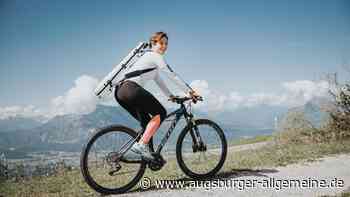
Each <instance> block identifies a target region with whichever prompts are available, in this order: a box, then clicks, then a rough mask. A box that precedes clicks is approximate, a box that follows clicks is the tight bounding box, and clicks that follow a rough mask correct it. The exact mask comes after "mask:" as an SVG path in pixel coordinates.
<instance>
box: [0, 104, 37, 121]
mask: <svg viewBox="0 0 350 197" xmlns="http://www.w3.org/2000/svg"><path fill="white" fill-rule="evenodd" d="M40 115H42V112H41V110H40V109H37V108H35V106H33V105H28V106H19V105H15V106H9V107H3V108H0V119H7V118H9V117H14V116H21V117H27V118H35V117H38V116H40Z"/></svg>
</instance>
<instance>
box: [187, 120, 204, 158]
mask: <svg viewBox="0 0 350 197" xmlns="http://www.w3.org/2000/svg"><path fill="white" fill-rule="evenodd" d="M185 116H186V119H187V123H188V125H190V135H191V138H192V149H193V152H197V151H198V150H202V148H203V145H204V143H203V141H202V138H201V136H200V134H199V131H198V127H197V125H196V122H195V119H194V118H193V115H192V114H186V115H185Z"/></svg>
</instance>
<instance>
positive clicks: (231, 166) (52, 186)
mask: <svg viewBox="0 0 350 197" xmlns="http://www.w3.org/2000/svg"><path fill="white" fill-rule="evenodd" d="M266 139H269V137H261V138H260V137H258V138H257V139H254V140H251V141H254V142H256V141H261V140H262V141H264V140H266ZM248 141H249V140H248ZM245 143H248V142H247V141H243V142H242V141H241V142H239V143H238V144H245ZM349 152H350V140H346V141H341V142H330V143H319V144H286V145H283V146H282V145H279V144H272V145H268V146H264V147H261V148H259V149H255V150H254V149H250V150H243V151H239V152H228V155H227V160H226V162H225V165H224V167H223V169H222V170H221V172H224V173H234V171H235V170H237V169H247V168H248V169H256V168H257V169H258V168H266V167H274V166H284V165H287V164H291V163H297V162H303V161H314V160H316V159H318V158H321V157H323V156H325V155H332V154H339V153H349ZM207 165H208V163H207ZM202 167H203V166H200V165H198V166H197V168H198V169H201V168H202ZM144 176H147V177H149V178H151V180H154V179H181V178H185V177H186V176H185V175H184V174H183V172H182V171H181V170H180V169H179V167H178V165H177V161H176V160H175V159H174V158H172V159H169V160H167V164H166V165H165V166H164V167H163V169H161V170H160V171H156V172H154V171H151V170H150V169H147V170H146V173H145V175H144ZM102 178H103V177H102ZM127 178H128V177H127V176H126V175H124V176H122V177H120V179H119V180H125V179H127ZM111 181H115V179H114V180H113V179H112V180H111V179H110V177H109V179H106V180H105V182H106V183H111ZM135 188H138V185H137V186H135ZM344 195H345V196H346V194H344ZM0 196H29V197H31V196H33V197H34V196H35V197H44V196H45V197H46V196H47V197H51V196H52V197H54V196H97V193H96V192H95V191H93V190H92V189H91V188H90V187H89V186H88V185H87V184H86V183H85V182H84V180H83V179H82V176H81V174H80V171H79V169H75V170H71V171H62V172H60V173H59V174H57V175H54V176H50V177H34V178H30V179H25V180H22V181H19V182H13V181H6V182H0Z"/></svg>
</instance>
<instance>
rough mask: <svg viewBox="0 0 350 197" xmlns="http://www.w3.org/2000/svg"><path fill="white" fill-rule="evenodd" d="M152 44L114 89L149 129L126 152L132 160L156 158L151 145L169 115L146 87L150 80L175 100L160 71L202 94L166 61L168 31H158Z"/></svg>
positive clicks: (144, 127) (121, 100)
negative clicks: (151, 150)
mask: <svg viewBox="0 0 350 197" xmlns="http://www.w3.org/2000/svg"><path fill="white" fill-rule="evenodd" d="M150 44H151V50H150V51H147V52H146V53H145V54H144V55H143V56H141V57H140V58H139V59H138V60H137V61H136V62H135V63H134V65H133V67H131V68H130V70H129V71H128V73H127V74H126V77H127V78H126V79H125V80H123V81H122V82H121V83H120V84H119V85H118V86H117V87H116V88H115V92H114V96H115V99H116V100H117V102H118V103H119V104H120V105H121V106H122V107H123V108H124V109H126V110H127V111H128V112H129V113H130V114H131V115H132V116H133V117H134V118H135V119H137V120H138V121H139V122H140V123H141V126H142V128H143V130H144V131H145V132H144V134H143V135H142V137H141V139H140V141H139V142H137V143H135V144H134V145H133V146H132V147H131V148H130V149H129V150H128V151H127V152H126V153H125V154H124V155H123V157H124V158H125V159H128V160H139V159H142V158H144V159H145V160H152V159H153V156H152V154H151V153H150V150H149V148H148V145H147V144H148V143H149V141H150V139H151V137H152V136H153V135H154V134H155V132H156V131H157V129H158V128H159V127H160V125H161V123H162V122H163V120H164V119H165V117H166V115H167V112H166V110H165V108H164V107H163V105H162V104H161V103H160V102H159V101H158V100H157V99H156V98H155V97H154V96H153V95H152V94H151V93H150V92H148V91H147V90H146V89H144V88H143V87H144V86H145V84H146V83H147V82H148V81H150V80H154V81H155V82H156V83H157V85H158V86H159V88H160V89H161V90H162V92H163V93H164V94H165V96H167V97H168V98H169V100H172V101H173V100H174V99H175V97H174V95H173V94H172V93H171V92H170V91H169V89H168V88H167V86H166V84H165V83H164V81H163V80H162V79H161V77H160V71H164V73H166V74H167V75H168V76H169V78H170V79H171V80H172V81H173V82H175V84H176V85H177V86H178V87H179V88H181V89H182V90H183V91H184V92H185V93H188V94H189V96H190V97H192V98H193V99H196V97H197V96H199V95H198V94H197V93H196V92H195V91H193V90H191V89H190V88H189V87H188V86H187V85H186V83H184V82H183V81H182V80H180V78H179V77H178V76H177V75H176V74H175V72H173V71H172V69H171V68H170V67H169V65H167V64H166V62H165V60H164V57H163V55H164V53H165V51H166V50H167V46H168V36H167V34H166V33H164V32H156V33H154V34H153V35H152V36H151V38H150Z"/></svg>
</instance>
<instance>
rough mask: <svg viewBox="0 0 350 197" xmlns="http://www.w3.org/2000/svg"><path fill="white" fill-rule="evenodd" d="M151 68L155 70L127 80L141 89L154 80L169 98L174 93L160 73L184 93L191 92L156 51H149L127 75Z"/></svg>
mask: <svg viewBox="0 0 350 197" xmlns="http://www.w3.org/2000/svg"><path fill="white" fill-rule="evenodd" d="M151 68H155V69H153V70H151V71H148V72H146V73H143V74H141V75H138V76H135V77H131V78H128V79H127V80H130V81H134V82H136V83H137V84H138V85H140V86H141V87H144V86H145V85H146V83H147V82H148V81H150V80H154V81H155V82H156V83H157V85H158V86H159V88H160V89H161V90H162V92H163V93H164V95H165V96H167V97H169V96H170V95H172V93H171V92H170V90H169V89H168V87H167V86H166V84H165V83H164V81H163V79H162V78H161V77H160V72H163V73H165V74H166V75H167V76H168V77H169V79H170V80H171V81H172V82H174V83H175V84H176V85H177V86H178V87H179V88H180V89H181V90H182V91H183V92H184V93H187V92H189V91H190V89H189V88H188V87H187V85H186V84H185V83H184V82H183V81H182V80H181V79H180V78H179V77H178V76H177V75H176V73H175V72H173V70H172V69H171V68H170V67H169V65H168V64H167V63H166V62H165V59H164V57H163V55H161V54H159V53H157V52H154V51H148V52H146V53H145V54H143V55H142V56H141V57H140V58H139V59H138V60H137V61H136V62H135V63H134V64H133V66H132V67H131V68H130V69H129V70H128V71H127V73H130V72H133V71H137V70H144V69H151Z"/></svg>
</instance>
